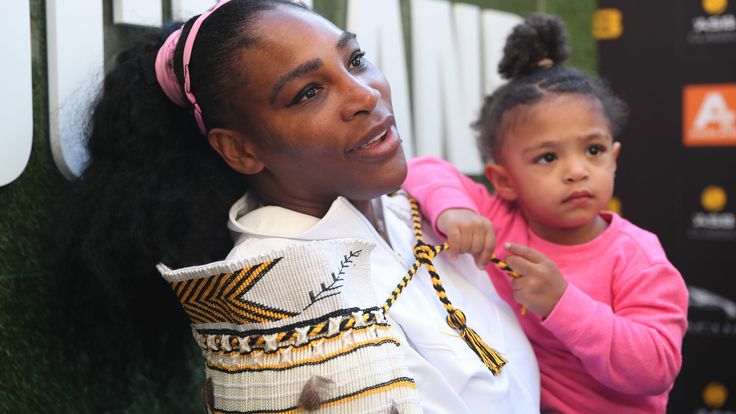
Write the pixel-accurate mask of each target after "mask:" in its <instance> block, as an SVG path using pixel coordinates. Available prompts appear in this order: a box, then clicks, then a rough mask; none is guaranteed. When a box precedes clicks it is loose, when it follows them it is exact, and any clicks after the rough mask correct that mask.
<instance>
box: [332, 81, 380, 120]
mask: <svg viewBox="0 0 736 414" xmlns="http://www.w3.org/2000/svg"><path fill="white" fill-rule="evenodd" d="M380 99H381V91H379V90H378V89H376V88H374V87H373V86H371V85H370V84H368V83H365V82H363V81H362V80H360V79H358V78H352V79H351V80H350V81H349V82H347V83H346V87H345V102H344V104H343V107H342V109H341V116H342V119H343V120H344V121H349V120H351V119H353V118H355V116H357V115H360V114H362V113H365V114H369V113H371V112H373V111H374V110H375V109H376V107H377V106H378V101H379V100H380Z"/></svg>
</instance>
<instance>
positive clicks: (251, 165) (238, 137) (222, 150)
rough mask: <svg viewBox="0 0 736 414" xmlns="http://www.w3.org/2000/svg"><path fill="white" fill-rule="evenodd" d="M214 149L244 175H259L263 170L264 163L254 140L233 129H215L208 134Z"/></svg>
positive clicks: (231, 166) (228, 163)
mask: <svg viewBox="0 0 736 414" xmlns="http://www.w3.org/2000/svg"><path fill="white" fill-rule="evenodd" d="M207 139H208V140H209V142H210V145H211V146H212V148H214V149H215V151H217V152H218V153H219V154H220V156H221V157H222V159H223V160H225V162H226V163H227V165H229V166H230V168H232V169H233V170H235V171H238V172H239V173H242V174H257V173H259V172H261V171H262V170H263V167H264V165H263V162H262V161H261V160H260V158H259V157H258V153H257V151H256V147H255V145H254V143H253V140H252V139H251V138H250V137H249V136H247V135H246V134H243V133H242V132H238V131H235V130H232V129H225V128H213V129H212V130H210V132H209V134H207Z"/></svg>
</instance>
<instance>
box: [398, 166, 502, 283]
mask: <svg viewBox="0 0 736 414" xmlns="http://www.w3.org/2000/svg"><path fill="white" fill-rule="evenodd" d="M403 187H404V188H405V189H406V190H407V191H408V192H409V193H410V194H411V195H412V196H413V197H414V198H415V199H416V200H417V202H419V205H420V207H421V209H422V212H423V213H424V215H425V216H426V217H427V218H428V220H429V221H430V222H431V223H432V224H433V225H434V227H435V230H438V232H439V233H440V234H443V235H445V236H446V237H447V242H448V244H449V246H450V251H452V252H453V253H455V254H458V253H471V254H472V255H473V256H474V257H475V260H476V264H478V266H479V267H482V268H484V267H485V265H486V264H487V262H488V260H489V259H490V257H491V255H492V254H493V248H494V247H495V237H494V234H493V225H492V223H491V221H490V220H489V219H488V218H486V217H487V216H485V217H484V215H482V213H483V212H484V211H486V212H487V211H489V210H490V208H491V204H492V203H491V196H490V194H488V190H487V189H486V188H485V186H483V185H481V184H479V183H476V182H475V181H473V180H471V179H470V178H468V177H465V176H464V175H462V174H461V173H460V172H459V171H457V169H456V168H455V167H454V166H453V165H452V164H450V163H448V162H446V161H443V160H441V159H439V158H437V157H431V156H429V157H419V158H415V159H413V160H410V161H409V173H408V175H407V178H406V181H405V182H404V184H403ZM478 213H480V214H478Z"/></svg>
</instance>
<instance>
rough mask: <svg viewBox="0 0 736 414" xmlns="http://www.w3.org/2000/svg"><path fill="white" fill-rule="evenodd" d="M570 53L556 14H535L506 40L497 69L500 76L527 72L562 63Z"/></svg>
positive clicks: (514, 76) (511, 75)
mask: <svg viewBox="0 0 736 414" xmlns="http://www.w3.org/2000/svg"><path fill="white" fill-rule="evenodd" d="M569 55H570V49H569V48H568V47H567V39H566V38H565V24H564V23H563V22H562V20H561V19H560V18H559V17H557V16H551V15H548V14H543V13H535V14H533V15H531V16H530V17H529V18H527V19H526V20H525V21H524V23H521V24H519V25H517V26H516V27H514V31H513V32H512V33H511V34H510V35H509V37H508V38H507V39H506V46H504V49H503V59H502V60H501V63H499V64H498V72H499V73H500V74H501V76H502V77H503V78H504V79H514V78H517V77H519V76H523V75H528V74H530V73H532V72H534V71H535V70H538V69H541V68H549V67H552V66H556V65H559V64H560V63H562V62H564V61H565V59H567V57H568V56H569Z"/></svg>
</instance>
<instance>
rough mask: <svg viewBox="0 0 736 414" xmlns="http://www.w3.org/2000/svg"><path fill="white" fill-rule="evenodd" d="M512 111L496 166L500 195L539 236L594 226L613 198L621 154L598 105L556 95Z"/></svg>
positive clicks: (577, 97)
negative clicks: (516, 208) (499, 180)
mask: <svg viewBox="0 0 736 414" xmlns="http://www.w3.org/2000/svg"><path fill="white" fill-rule="evenodd" d="M514 111H515V112H513V113H510V114H509V115H511V117H512V118H510V119H509V120H510V121H511V122H512V124H510V125H509V126H508V128H507V130H506V133H505V136H504V137H503V140H504V141H503V142H504V143H503V146H502V148H501V155H502V157H501V160H502V163H501V164H500V165H498V166H496V168H497V170H498V173H499V174H501V176H502V178H503V179H504V180H505V183H504V182H499V183H494V184H496V188H497V191H498V192H499V194H500V195H501V196H503V197H505V198H507V199H509V200H512V201H515V202H516V203H517V204H518V205H519V207H520V208H521V210H522V211H523V212H524V214H525V216H526V218H527V220H528V221H529V224H530V225H531V227H532V229H533V230H534V231H535V232H536V233H537V234H538V235H540V236H542V237H545V235H548V236H550V238H549V239H552V238H553V237H551V236H553V235H556V234H558V233H559V232H560V231H568V230H572V231H575V230H579V229H581V228H586V227H587V228H591V226H595V223H596V221H600V220H601V219H600V218H599V216H598V213H599V211H600V210H602V209H603V208H605V206H606V204H607V203H608V202H609V200H610V199H611V196H612V194H613V181H614V173H615V172H616V158H617V157H618V153H619V150H620V144H619V143H618V142H616V143H614V142H613V138H612V137H611V131H610V128H609V127H608V122H607V120H606V117H605V115H604V113H603V108H602V106H601V104H600V102H599V101H598V100H597V99H594V98H591V97H588V96H584V95H574V94H572V95H556V96H552V97H549V98H545V99H543V100H542V101H540V102H538V103H535V104H533V105H530V106H527V107H523V108H518V109H516V110H514ZM491 168H493V167H489V169H491ZM488 172H489V173H490V171H488ZM489 178H490V177H489ZM492 181H493V180H492ZM504 184H507V185H508V188H504ZM545 238H547V237H545Z"/></svg>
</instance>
